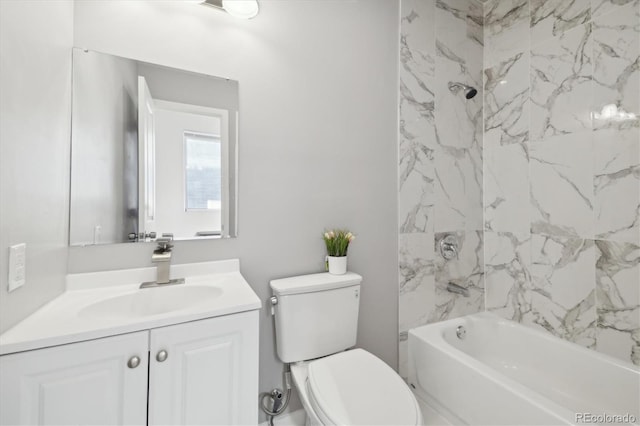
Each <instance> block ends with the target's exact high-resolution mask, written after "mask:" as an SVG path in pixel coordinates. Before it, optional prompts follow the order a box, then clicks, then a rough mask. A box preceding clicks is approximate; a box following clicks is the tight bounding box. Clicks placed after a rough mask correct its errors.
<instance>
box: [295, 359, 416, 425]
mask: <svg viewBox="0 0 640 426" xmlns="http://www.w3.org/2000/svg"><path fill="white" fill-rule="evenodd" d="M307 387H308V389H309V399H310V403H311V405H312V406H313V408H314V410H315V411H316V413H317V414H318V417H320V418H321V420H322V421H323V422H325V423H326V424H334V425H412V426H414V425H417V424H419V422H420V418H421V417H420V415H419V414H418V410H419V408H418V404H417V402H416V399H415V397H414V396H413V393H412V392H411V390H410V389H409V387H408V386H407V385H406V383H405V382H404V381H403V380H402V378H400V376H398V374H397V373H396V372H395V371H393V369H391V367H389V366H388V365H387V364H385V363H384V362H383V361H382V360H380V359H379V358H377V357H375V356H374V355H372V354H370V353H369V352H367V351H365V350H362V349H354V350H350V351H346V352H342V353H339V354H336V355H331V356H329V357H326V358H321V359H318V360H316V361H313V362H311V363H310V364H309V377H308V381H307Z"/></svg>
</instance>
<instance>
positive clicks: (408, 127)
mask: <svg viewBox="0 0 640 426" xmlns="http://www.w3.org/2000/svg"><path fill="white" fill-rule="evenodd" d="M483 19H484V18H483V9H482V5H481V3H477V2H475V1H470V0H401V24H400V27H401V35H400V43H401V46H400V72H399V74H400V88H399V90H400V98H399V117H400V126H399V127H400V129H399V131H400V137H399V171H398V180H399V187H398V191H399V201H398V203H399V205H398V221H399V223H398V230H399V244H398V247H399V264H400V270H399V281H400V300H399V303H400V306H399V328H400V329H399V333H400V373H401V375H403V377H404V376H405V375H406V344H407V342H406V340H407V331H408V330H409V329H411V328H413V327H417V326H420V325H424V324H427V323H431V322H435V321H442V320H445V319H448V318H454V317H457V316H462V315H466V314H469V313H474V312H478V311H482V310H484V258H483V255H484V249H483V239H484V236H483V232H482V231H483V219H482V217H483V196H482V191H483V177H482V173H483V167H482V140H483V101H482V100H483V95H482V87H483V84H482V71H483V69H482V61H483V52H484V47H483V43H484V42H483V36H484V29H483ZM449 82H461V83H464V84H466V85H471V86H473V87H475V88H476V89H477V90H478V95H476V96H475V97H474V98H473V99H470V100H466V99H465V97H464V95H463V93H462V91H455V93H452V92H451V91H450V90H449V89H448V84H449ZM447 234H454V235H456V237H457V239H458V242H459V253H458V257H457V259H453V260H451V261H449V262H445V261H444V259H443V258H442V256H441V255H440V254H439V250H438V249H437V246H438V242H439V240H440V239H441V238H442V237H443V236H444V235H447ZM449 282H455V283H456V284H459V285H461V286H464V287H466V288H468V289H469V291H470V296H469V297H463V296H460V295H455V294H452V293H449V292H447V291H446V285H447V283H449Z"/></svg>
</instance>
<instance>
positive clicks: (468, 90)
mask: <svg viewBox="0 0 640 426" xmlns="http://www.w3.org/2000/svg"><path fill="white" fill-rule="evenodd" d="M458 89H462V90H464V97H465V98H467V99H471V98H473V97H474V96H475V95H477V94H478V91H477V90H476V89H475V88H474V87H471V86H467V85H466V84H462V83H453V82H449V90H451V91H452V92H453V93H456V92H457V90H458Z"/></svg>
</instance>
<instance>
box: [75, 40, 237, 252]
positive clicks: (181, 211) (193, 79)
mask: <svg viewBox="0 0 640 426" xmlns="http://www.w3.org/2000/svg"><path fill="white" fill-rule="evenodd" d="M237 128H238V82H237V81H233V80H228V79H223V78H218V77H213V76H208V75H203V74H197V73H192V72H187V71H183V70H178V69H174V68H168V67H163V66H159V65H154V64H149V63H145V62H140V61H136V60H132V59H126V58H121V57H117V56H112V55H107V54H103V53H97V52H92V51H87V50H81V49H74V51H73V113H72V149H71V205H70V220H69V224H70V226H69V243H70V245H88V244H111V243H123V242H137V241H150V240H153V239H155V238H157V237H161V236H163V235H166V236H171V237H172V238H174V239H176V240H178V239H202V238H221V237H235V235H236V229H237V207H236V206H237V190H236V188H237V187H236V181H237V180H236V176H237V171H238V170H237V142H238V134H237V133H238V131H237Z"/></svg>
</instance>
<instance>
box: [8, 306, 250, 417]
mask: <svg viewBox="0 0 640 426" xmlns="http://www.w3.org/2000/svg"><path fill="white" fill-rule="evenodd" d="M257 395H258V311H255V310H254V311H248V312H241V313H235V314H232V315H225V316H220V317H216V318H209V319H201V320H197V321H192V322H186V323H182V324H176V325H171V326H167V327H159V328H154V329H150V330H147V331H139V332H135V333H129V334H123V335H118V336H112V337H105V338H100V339H96V340H90V341H84V342H78V343H70V344H66V345H61V346H55V347H50V348H45V349H36V350H31V351H26V352H19V353H14V354H9V355H3V356H1V357H0V424H2V425H14V424H15V425H18V424H20V425H27V424H28V425H34V424H45V425H49V424H50V425H54V424H55V425H62V424H64V425H73V424H75V425H78V424H83V425H93V424H100V425H114V424H137V425H144V424H149V425H160V424H163V425H170V424H194V425H195V424H208V425H218V424H224V425H233V424H257V423H258V410H257V403H256V401H257ZM147 404H148V409H147Z"/></svg>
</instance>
